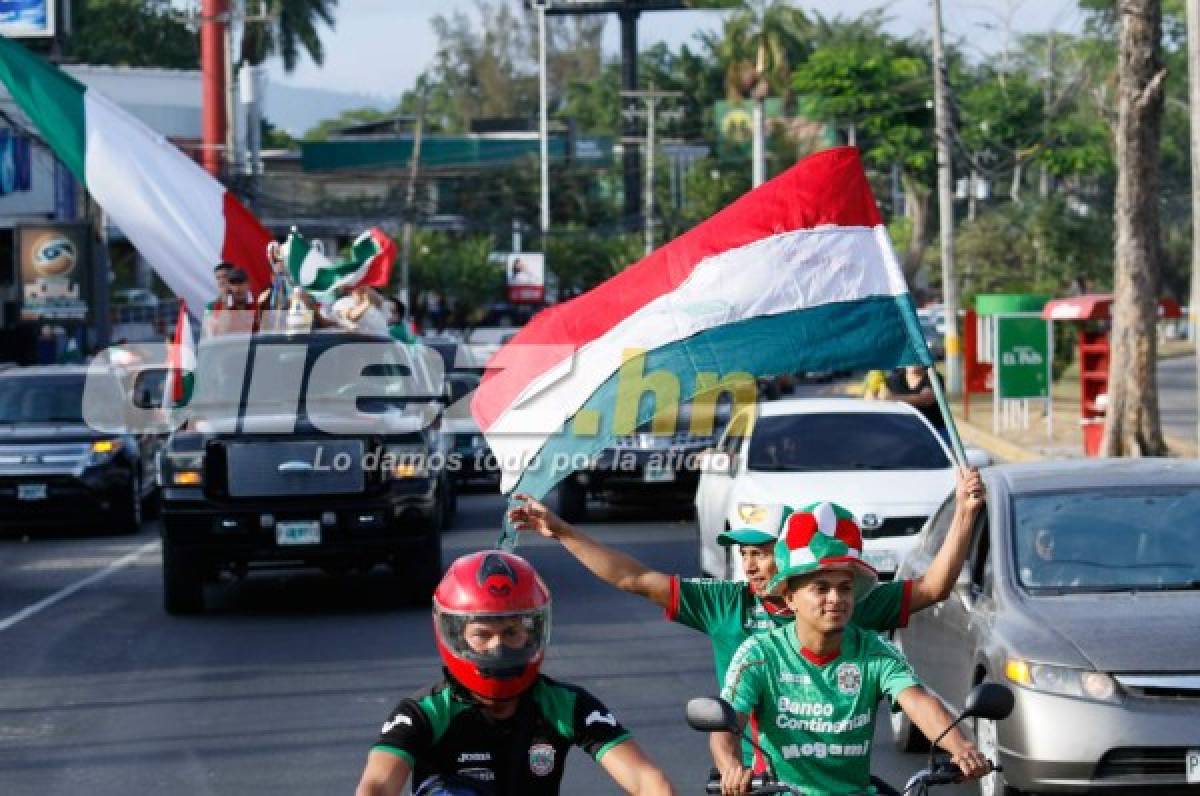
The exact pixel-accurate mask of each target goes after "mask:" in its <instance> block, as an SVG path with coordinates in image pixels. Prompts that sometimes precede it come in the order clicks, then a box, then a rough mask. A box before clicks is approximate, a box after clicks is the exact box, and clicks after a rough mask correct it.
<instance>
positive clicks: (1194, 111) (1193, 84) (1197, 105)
mask: <svg viewBox="0 0 1200 796" xmlns="http://www.w3.org/2000/svg"><path fill="white" fill-rule="evenodd" d="M1187 51H1188V112H1189V115H1190V126H1191V144H1192V146H1191V149H1192V153H1191V154H1192V296H1191V300H1190V301H1189V302H1188V304H1189V306H1188V321H1189V323H1188V326H1189V327H1190V331H1191V339H1192V345H1193V346H1196V338H1197V337H1198V336H1200V335H1198V334H1197V332H1198V331H1200V323H1198V322H1197V318H1198V317H1200V316H1198V315H1197V312H1198V311H1200V0H1187ZM1195 356H1196V375H1197V376H1198V377H1200V346H1196V354H1195ZM1196 383H1197V385H1200V380H1198V381H1197V382H1196ZM1196 394H1197V396H1198V397H1200V389H1197V391H1196ZM1198 408H1200V406H1198ZM1197 421H1198V422H1197V426H1196V439H1197V441H1200V415H1198V416H1197Z"/></svg>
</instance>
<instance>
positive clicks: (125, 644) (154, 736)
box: [0, 495, 966, 796]
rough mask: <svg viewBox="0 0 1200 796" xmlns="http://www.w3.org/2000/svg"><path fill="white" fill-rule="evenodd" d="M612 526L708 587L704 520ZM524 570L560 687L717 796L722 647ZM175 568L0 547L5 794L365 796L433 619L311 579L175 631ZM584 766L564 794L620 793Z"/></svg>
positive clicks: (637, 604)
mask: <svg viewBox="0 0 1200 796" xmlns="http://www.w3.org/2000/svg"><path fill="white" fill-rule="evenodd" d="M502 505H503V504H502V502H501V500H500V498H499V497H497V496H495V495H471V496H464V497H463V498H461V499H460V506H461V508H460V514H459V517H458V520H457V524H456V528H455V529H454V530H452V531H450V532H448V533H447V534H446V537H445V551H446V557H447V561H448V560H450V558H451V557H453V556H456V555H460V554H462V553H465V552H468V551H471V550H475V549H478V548H480V547H483V546H490V545H491V544H492V543H493V542H494V541H495V538H496V533H495V524H496V522H497V519H498V517H499V513H500V511H501V508H502ZM601 517H602V521H601V522H598V523H594V524H591V525H590V526H589V530H590V531H591V532H593V533H595V535H597V536H598V537H600V538H602V539H604V540H605V541H607V542H609V543H612V544H615V545H617V546H619V547H620V548H622V549H624V550H626V551H628V552H630V553H631V554H633V555H635V556H637V557H639V558H641V559H642V560H644V561H645V562H647V563H648V564H650V565H651V566H654V567H657V568H660V569H662V570H664V571H672V572H683V573H691V572H693V571H694V562H695V560H696V551H695V543H694V539H695V526H694V525H693V524H692V523H691V522H690V521H685V520H682V519H680V518H678V517H670V516H659V517H648V516H647V515H646V512H645V511H644V510H627V511H624V512H616V513H610V514H609V515H607V516H605V515H603V514H601ZM520 552H521V553H522V554H523V555H525V556H527V557H528V558H529V559H530V560H531V561H532V562H533V563H534V564H535V566H537V567H538V569H539V571H540V572H541V573H542V574H543V576H544V578H545V579H546V581H547V583H548V585H549V586H550V589H551V591H552V593H553V595H554V598H555V605H554V619H553V622H554V630H553V635H552V641H551V646H550V651H549V655H548V660H547V664H546V666H545V671H546V672H547V673H549V674H551V675H552V676H556V677H560V678H562V679H566V680H569V681H573V682H576V683H578V684H580V685H583V686H584V687H586V688H588V689H590V690H592V691H594V692H595V693H596V694H597V695H599V696H600V697H601V698H602V699H603V700H604V701H605V702H606V703H607V704H608V706H609V707H611V708H613V709H614V710H615V711H616V712H617V714H618V716H620V717H621V719H622V720H623V721H624V722H625V723H626V725H627V726H629V727H630V728H631V729H632V730H633V731H634V733H635V734H636V736H637V737H638V738H639V739H640V741H641V743H642V744H643V745H644V747H645V748H646V749H647V750H648V751H649V753H650V754H651V756H652V757H654V758H655V759H656V760H657V761H658V762H659V763H660V764H661V765H662V766H663V767H664V768H665V769H666V771H667V773H668V774H669V776H670V777H671V779H672V780H673V781H674V782H675V783H676V785H677V786H678V788H679V791H680V793H681V794H686V793H700V792H702V782H703V779H704V775H705V772H706V771H707V769H708V766H709V763H708V754H707V746H706V742H705V739H704V738H703V737H702V736H701V735H700V734H699V733H696V732H693V731H692V730H690V729H688V728H687V726H686V724H685V723H684V721H683V705H684V703H685V702H686V701H687V699H688V698H690V697H692V696H696V695H701V694H708V693H712V692H713V691H714V690H715V685H714V681H713V675H712V663H711V658H710V653H709V647H708V645H707V643H706V641H705V639H704V638H703V637H701V636H700V635H698V634H696V633H695V632H693V631H690V630H688V629H686V628H683V627H680V626H677V625H674V624H672V623H670V622H666V621H664V620H663V618H662V616H661V613H660V612H659V611H658V610H657V609H656V608H654V607H653V606H651V605H649V604H647V603H645V602H644V601H642V600H640V599H636V598H633V597H629V596H626V595H624V594H622V593H619V592H616V591H614V590H612V589H610V588H608V587H607V586H604V585H603V584H600V583H599V582H597V581H595V580H594V579H592V578H591V577H590V576H589V575H587V574H586V573H585V572H584V571H583V570H582V569H581V567H580V566H579V565H578V564H576V563H575V562H574V561H573V560H572V559H571V558H570V557H569V556H567V555H566V554H565V553H564V552H563V551H562V550H561V549H559V548H557V546H556V545H554V544H553V543H550V542H545V541H542V540H536V541H530V542H529V543H526V544H523V545H522V546H521V548H520ZM159 565H160V558H159V552H158V545H157V527H156V526H154V525H148V526H147V527H145V528H144V529H143V530H142V532H141V533H140V534H139V535H137V536H134V537H119V536H85V535H70V534H66V533H63V532H57V533H51V534H39V535H36V536H33V537H32V538H26V537H24V536H23V535H22V534H21V533H20V532H18V533H17V534H16V535H7V536H4V537H3V538H0V661H2V670H0V793H3V794H5V796H25V795H26V794H28V795H29V796H75V795H76V794H81V793H87V794H94V795H95V796H107V795H108V794H111V795H112V796H128V794H131V793H132V794H136V793H145V794H149V793H171V794H222V795H223V796H224V795H225V794H244V793H252V792H253V793H281V794H282V793H287V794H291V793H296V794H337V793H351V792H353V789H354V785H355V783H356V782H357V777H358V774H359V772H360V769H361V766H362V762H363V759H364V756H365V754H366V750H367V749H368V747H369V746H370V745H371V743H372V741H373V740H374V738H375V734H376V732H377V731H378V727H379V725H380V724H381V723H382V721H383V720H384V719H385V718H386V715H387V713H388V711H389V710H390V708H391V707H392V705H393V704H394V703H395V702H396V701H397V700H398V699H399V698H400V697H401V696H403V695H406V694H408V693H410V692H412V691H415V690H417V689H419V688H421V687H423V686H425V685H426V684H428V683H429V682H431V681H432V680H433V679H434V678H435V676H436V674H437V667H438V660H437V656H436V653H435V652H434V647H433V639H432V630H431V625H430V620H429V612H428V609H427V608H415V607H408V606H405V605H403V604H402V603H400V602H399V601H398V599H397V597H396V596H395V595H394V594H392V593H391V591H390V590H389V587H388V579H387V578H381V577H373V578H372V577H359V578H347V579H342V580H334V579H330V578H326V577H324V576H322V575H307V574H298V575H294V576H289V577H286V578H283V579H276V578H266V577H262V576H251V577H250V578H249V579H248V580H246V581H245V582H243V583H240V584H239V583H228V584H219V585H217V586H216V587H213V588H211V589H210V591H209V601H210V603H212V606H213V607H212V610H211V611H210V612H209V613H207V614H205V615H204V616H201V617H194V618H173V617H168V616H167V615H166V614H164V613H163V611H162V608H161V593H160V587H159ZM876 737H877V741H876V743H877V745H876V750H875V762H876V772H877V773H879V774H881V775H882V776H884V777H885V778H886V779H888V781H890V782H893V783H895V782H898V781H903V779H904V778H905V777H906V776H907V774H909V773H910V772H911V771H913V770H915V769H916V768H919V767H920V766H921V758H920V757H919V756H898V755H896V754H895V753H894V752H893V751H892V749H891V745H890V732H889V731H888V730H887V729H886V725H883V729H881V730H880V731H879V732H877V735H876ZM572 758H573V763H572V764H571V765H570V766H569V768H568V771H567V776H566V780H565V785H564V789H563V792H564V793H566V794H584V795H585V796H587V795H590V794H605V793H613V792H615V788H614V786H613V785H612V784H611V782H610V781H609V780H608V779H607V778H606V777H605V775H604V774H603V772H602V770H601V769H600V768H599V767H597V766H595V765H594V764H592V763H591V762H590V761H588V760H587V759H586V758H585V757H584V756H583V755H582V754H581V753H578V752H575V753H573V754H572ZM958 790H960V789H942V790H941V792H942V793H945V794H950V793H955V792H957V791H958ZM964 792H966V791H964Z"/></svg>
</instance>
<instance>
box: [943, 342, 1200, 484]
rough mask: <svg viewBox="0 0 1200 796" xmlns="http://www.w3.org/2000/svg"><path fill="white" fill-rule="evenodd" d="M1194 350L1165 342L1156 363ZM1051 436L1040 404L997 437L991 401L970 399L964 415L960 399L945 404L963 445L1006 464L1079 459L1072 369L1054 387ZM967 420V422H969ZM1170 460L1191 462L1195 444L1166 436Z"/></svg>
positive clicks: (1079, 431)
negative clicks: (1019, 424) (1023, 420)
mask: <svg viewBox="0 0 1200 796" xmlns="http://www.w3.org/2000/svg"><path fill="white" fill-rule="evenodd" d="M1192 353H1193V348H1192V346H1191V344H1190V343H1187V342H1185V341H1166V342H1164V343H1162V344H1161V350H1160V351H1159V359H1170V358H1174V357H1181V356H1192ZM1051 393H1052V395H1053V415H1054V422H1053V435H1052V436H1050V435H1048V434H1047V427H1046V425H1047V424H1046V412H1045V402H1044V401H1041V400H1035V401H1030V402H1029V426H1028V428H1019V427H1014V428H1008V429H1005V428H1004V427H1003V426H1001V427H1000V428H999V431H998V432H994V431H993V425H992V396H991V395H972V396H971V405H970V410H969V412H967V411H964V407H963V401H962V398H961V397H960V398H955V399H952V400H951V401H950V408H951V411H952V412H953V413H954V422H955V423H956V424H957V425H958V430H959V433H960V434H961V435H962V438H963V442H964V443H965V444H967V445H975V446H977V447H980V448H983V449H984V450H987V451H988V452H989V453H991V454H992V455H993V456H995V457H997V458H998V459H1001V460H1003V461H1006V462H1024V461H1038V460H1042V459H1078V458H1083V456H1084V453H1083V427H1082V426H1081V425H1080V423H1079V370H1078V367H1077V366H1075V365H1072V366H1071V367H1070V368H1068V369H1067V370H1066V372H1065V373H1063V375H1062V377H1061V378H1060V379H1059V380H1058V381H1056V382H1055V383H1054V386H1053V389H1052V390H1051ZM968 416H969V420H968ZM1167 447H1168V448H1169V449H1170V451H1171V455H1172V456H1180V457H1186V458H1194V457H1195V456H1196V444H1195V443H1194V442H1192V441H1189V440H1185V439H1180V438H1178V437H1172V436H1170V435H1168V436H1167Z"/></svg>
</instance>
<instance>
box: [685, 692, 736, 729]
mask: <svg viewBox="0 0 1200 796" xmlns="http://www.w3.org/2000/svg"><path fill="white" fill-rule="evenodd" d="M686 713H687V723H688V726H689V727H691V728H692V729H693V730H700V731H701V732H731V733H733V734H734V735H738V734H739V733H738V727H737V714H736V713H734V711H733V706H732V705H730V704H729V703H728V702H726V701H725V700H724V699H721V698H720V697H696V698H695V699H690V700H688V703H687V709H686Z"/></svg>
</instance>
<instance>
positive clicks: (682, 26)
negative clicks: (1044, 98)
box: [268, 0, 1082, 107]
mask: <svg viewBox="0 0 1200 796" xmlns="http://www.w3.org/2000/svg"><path fill="white" fill-rule="evenodd" d="M798 5H801V6H802V7H803V8H805V9H815V10H817V11H819V12H820V13H822V14H824V15H825V16H827V17H834V16H837V15H838V14H840V15H842V16H843V17H847V18H853V17H855V16H858V15H859V14H861V13H862V12H864V11H867V10H869V9H872V8H877V7H879V6H881V5H885V6H886V7H887V9H888V16H889V17H890V18H891V20H892V22H891V24H890V29H891V30H892V31H893V32H895V33H898V34H902V35H905V34H909V33H914V32H919V31H925V30H928V28H929V26H930V19H931V11H930V4H929V2H928V0H893V1H892V2H890V3H883V2H881V1H880V0H809V1H808V2H804V3H798ZM943 5H944V9H943V15H944V23H943V24H944V27H945V30H946V36H947V38H948V39H950V40H955V41H960V42H961V44H962V46H964V47H965V48H966V49H967V51H968V52H972V51H974V53H975V54H976V55H980V54H984V53H988V52H996V51H998V50H1000V49H1001V48H1002V46H1003V42H1004V38H1005V36H1004V33H1003V31H1004V29H1005V27H1006V26H1007V27H1009V28H1010V29H1011V30H1013V31H1021V32H1029V31H1046V30H1051V29H1054V30H1059V31H1075V30H1078V29H1079V27H1080V24H1081V19H1082V17H1081V14H1080V12H1079V10H1078V6H1077V4H1076V2H1075V0H972V2H963V0H943ZM475 7H476V4H475V0H437V2H427V1H426V0H340V2H339V3H338V6H337V8H336V10H335V14H336V23H337V24H336V26H335V28H334V30H333V31H331V32H330V31H326V33H325V35H324V37H323V41H324V44H325V53H326V55H325V64H324V66H322V67H317V66H315V65H313V63H312V62H311V61H309V60H308V59H307V58H304V59H303V61H302V62H301V63H300V64H299V65H298V66H297V68H296V70H295V71H294V72H293V73H292V74H290V75H285V74H284V72H283V67H282V65H281V64H279V63H278V59H276V60H275V61H274V62H272V63H271V64H270V65H269V66H268V79H269V81H270V83H272V84H275V85H282V86H290V87H294V88H301V87H302V88H319V89H324V90H327V91H337V92H347V93H356V94H369V95H373V96H374V97H375V98H377V100H378V105H380V106H381V107H389V106H390V105H392V104H393V103H394V101H395V100H396V99H398V98H399V96H400V95H401V94H402V93H403V92H404V91H405V90H406V89H408V88H410V87H412V86H413V84H414V83H415V81H416V77H417V75H418V74H419V73H420V72H421V71H422V69H424V68H425V67H426V66H428V65H429V64H430V63H431V62H432V60H433V55H434V48H435V46H436V39H435V37H434V35H433V31H432V28H431V27H430V24H429V21H430V19H431V18H432V17H433V16H434V15H435V14H437V13H442V14H450V13H453V12H454V11H463V12H465V13H468V14H474V12H475ZM721 17H722V12H713V11H672V12H658V13H648V14H643V15H642V19H641V23H640V25H639V42H638V44H639V47H641V48H645V47H648V46H650V45H651V44H653V43H654V42H656V41H665V42H667V43H668V44H669V45H671V46H672V47H676V46H678V45H680V44H683V43H687V42H688V41H690V40H691V39H692V37H693V36H694V35H695V34H696V33H697V32H698V31H703V30H715V29H719V27H720V25H721ZM618 34H619V30H618V25H617V21H616V19H610V20H609V21H608V23H607V24H606V26H605V50H606V51H607V52H608V53H611V54H613V55H616V54H618V53H619V51H620V41H619V38H618ZM359 104H360V105H361V102H360V103H359Z"/></svg>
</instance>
